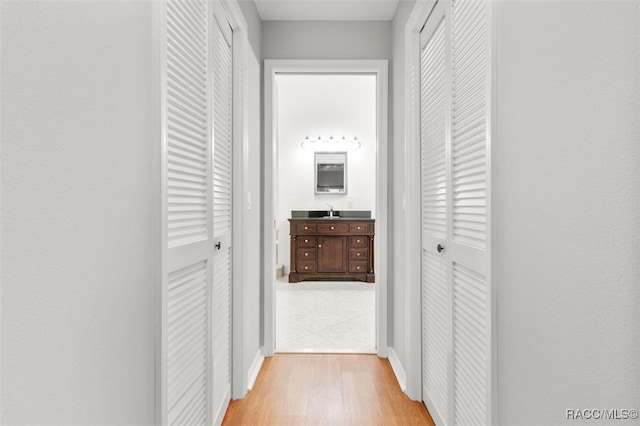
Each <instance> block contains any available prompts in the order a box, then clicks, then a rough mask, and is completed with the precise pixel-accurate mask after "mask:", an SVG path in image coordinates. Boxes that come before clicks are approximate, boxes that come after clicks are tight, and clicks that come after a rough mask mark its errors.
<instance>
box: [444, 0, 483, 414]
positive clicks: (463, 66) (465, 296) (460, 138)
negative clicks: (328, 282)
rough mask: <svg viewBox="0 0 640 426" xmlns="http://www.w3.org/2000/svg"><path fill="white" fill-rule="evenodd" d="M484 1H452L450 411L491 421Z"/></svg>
mask: <svg viewBox="0 0 640 426" xmlns="http://www.w3.org/2000/svg"><path fill="white" fill-rule="evenodd" d="M487 7H488V4H487V2H486V1H478V0H454V1H453V2H452V7H451V23H452V29H451V51H452V55H451V57H452V76H453V82H452V83H453V84H452V88H453V96H452V105H451V107H452V126H451V131H452V134H451V159H450V164H451V194H452V197H451V217H450V239H451V241H450V242H449V246H450V253H449V255H450V257H451V258H450V260H451V276H452V286H453V292H452V297H453V305H452V309H453V315H452V318H453V336H452V337H453V348H452V349H453V407H454V408H453V416H454V423H455V424H458V425H468V424H484V423H487V422H488V421H489V420H490V418H491V417H490V416H491V410H490V406H491V405H490V392H489V390H490V388H491V387H490V377H489V371H490V359H491V342H490V337H491V333H490V312H489V307H490V305H489V300H490V290H489V283H488V281H487V276H488V273H489V267H488V265H489V259H488V254H487V245H488V235H487V226H488V224H489V223H488V216H487V206H488V197H487V189H488V188H487V176H488V175H489V174H488V172H489V170H488V167H487V166H488V162H487V153H488V149H487V146H488V123H489V121H488V120H489V116H490V115H489V113H490V99H489V96H488V93H489V92H488V90H487V89H488V87H487V86H488V82H489V79H488V72H489V62H490V56H489V46H488V40H489V37H488V34H489V32H488V25H487V18H488V13H487Z"/></svg>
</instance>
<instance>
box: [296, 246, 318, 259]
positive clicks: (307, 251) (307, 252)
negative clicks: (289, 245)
mask: <svg viewBox="0 0 640 426" xmlns="http://www.w3.org/2000/svg"><path fill="white" fill-rule="evenodd" d="M298 260H299V261H307V260H310V261H315V260H316V249H315V248H299V249H298Z"/></svg>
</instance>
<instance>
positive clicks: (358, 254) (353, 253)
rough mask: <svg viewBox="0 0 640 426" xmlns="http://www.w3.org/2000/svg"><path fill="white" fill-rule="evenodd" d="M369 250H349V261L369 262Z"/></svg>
mask: <svg viewBox="0 0 640 426" xmlns="http://www.w3.org/2000/svg"><path fill="white" fill-rule="evenodd" d="M368 255H369V250H368V249H366V248H352V249H349V259H351V260H367V259H368V257H367V256H368Z"/></svg>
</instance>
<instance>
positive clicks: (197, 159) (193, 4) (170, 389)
mask: <svg viewBox="0 0 640 426" xmlns="http://www.w3.org/2000/svg"><path fill="white" fill-rule="evenodd" d="M165 19H166V21H165V22H166V29H165V31H166V33H165V34H166V37H165V40H164V43H165V44H164V46H163V47H164V49H163V61H164V64H163V65H164V66H163V70H164V76H163V93H162V95H163V99H162V107H163V119H164V123H163V124H164V126H163V127H164V129H163V154H164V170H163V177H164V180H165V194H164V197H163V201H164V203H163V204H164V208H165V213H166V215H165V218H164V224H165V225H166V238H165V239H164V241H165V242H166V245H165V250H166V251H165V253H166V258H165V259H164V262H163V263H164V265H163V270H164V274H165V278H164V280H163V283H164V285H165V287H164V288H165V290H164V292H163V293H164V294H163V303H164V309H163V330H162V335H163V359H162V362H163V365H162V372H163V377H162V379H163V380H162V381H163V392H162V402H163V410H162V416H163V419H162V420H163V424H168V425H179V424H194V425H195V424H207V423H208V422H210V419H211V406H210V401H211V367H210V363H211V339H210V333H211V329H210V315H211V304H210V303H211V302H210V298H211V284H212V274H213V240H212V236H213V235H212V200H211V183H212V180H211V159H210V158H211V130H212V129H211V120H210V114H211V105H210V94H209V93H210V90H211V87H210V86H211V78H210V70H209V63H208V51H209V41H208V37H209V31H208V27H209V11H208V4H207V2H206V1H198V0H168V1H167V2H166V10H165Z"/></svg>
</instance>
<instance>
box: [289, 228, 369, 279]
mask: <svg viewBox="0 0 640 426" xmlns="http://www.w3.org/2000/svg"><path fill="white" fill-rule="evenodd" d="M289 223H290V236H291V272H290V273H289V282H290V283H297V282H298V281H303V280H310V279H315V280H323V279H328V280H329V279H330V280H351V279H355V280H360V281H366V282H370V283H372V282H374V281H375V272H374V270H373V254H374V253H373V237H374V234H375V220H374V219H353V220H352V219H289Z"/></svg>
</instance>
